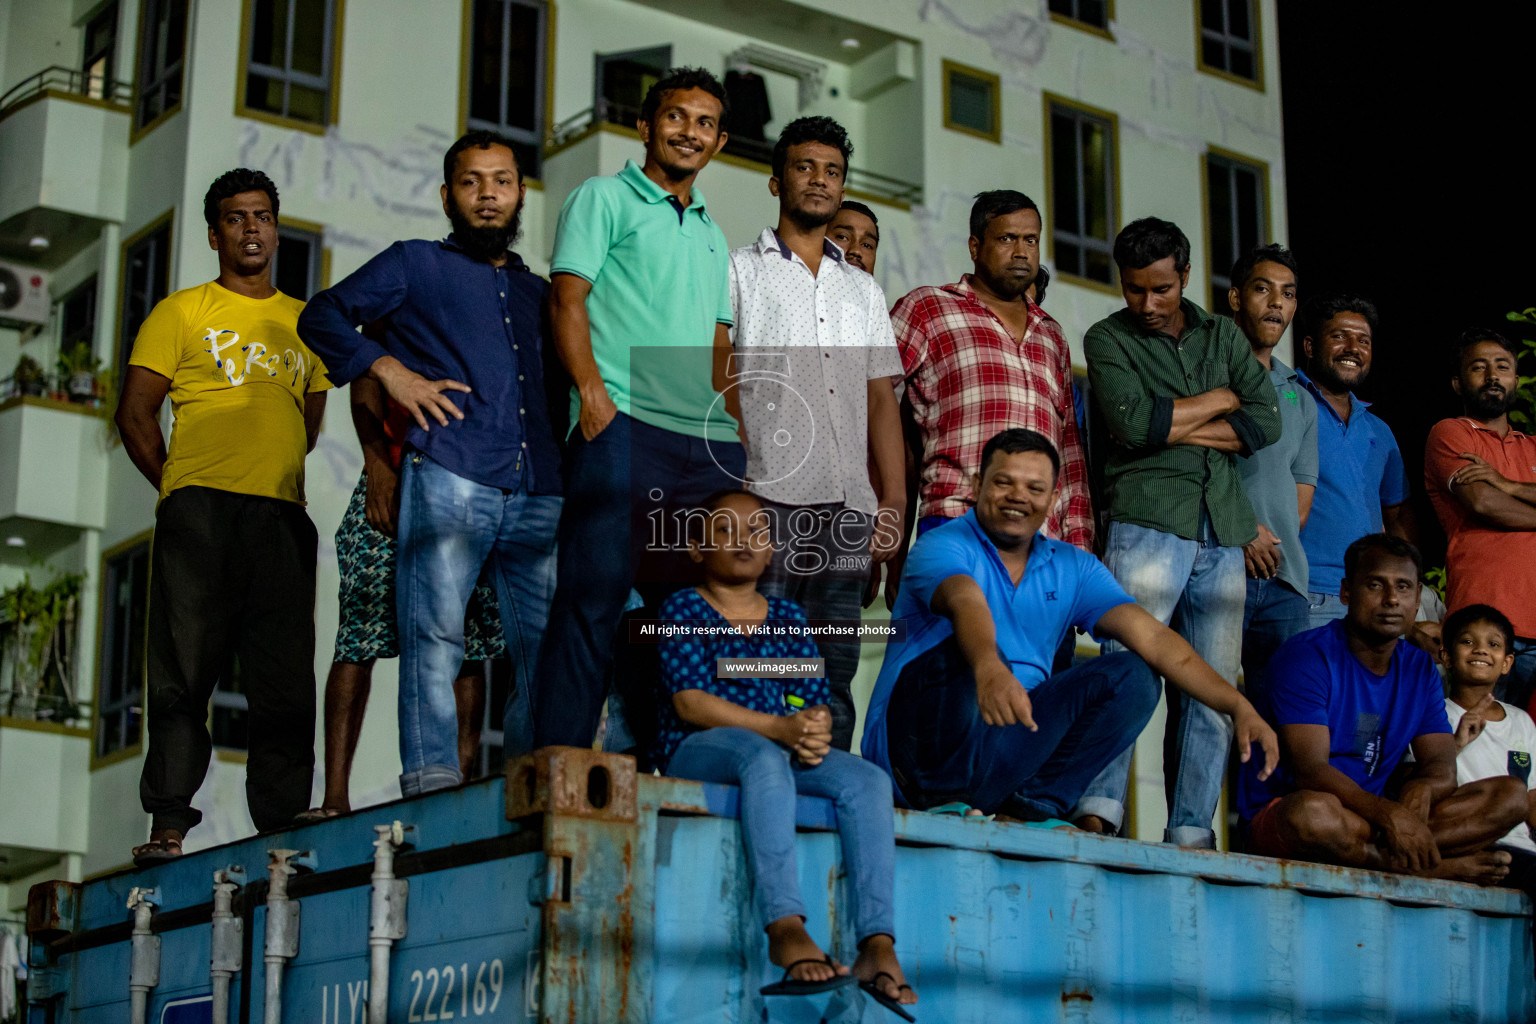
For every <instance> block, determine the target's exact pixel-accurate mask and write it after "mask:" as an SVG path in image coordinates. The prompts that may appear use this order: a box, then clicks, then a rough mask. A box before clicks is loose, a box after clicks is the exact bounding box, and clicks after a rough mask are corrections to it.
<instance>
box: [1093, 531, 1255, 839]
mask: <svg viewBox="0 0 1536 1024" xmlns="http://www.w3.org/2000/svg"><path fill="white" fill-rule="evenodd" d="M1104 565H1105V567H1106V568H1107V569H1109V571H1110V573H1112V574H1113V575H1114V577H1115V579H1116V580H1117V581H1118V582H1119V583H1120V585H1121V586H1122V587H1124V588H1125V590H1126V593H1128V594H1130V595H1131V597H1133V598H1135V599H1136V603H1137V604H1139V605H1141V606H1142V607H1143V608H1145V609H1146V610H1147V612H1148V614H1150V615H1152V616H1153V617H1154V618H1156V619H1157V620H1158V621H1159V622H1163V623H1165V624H1168V625H1171V626H1172V627H1173V628H1174V630H1175V631H1177V632H1178V634H1179V635H1180V636H1182V637H1183V638H1184V639H1185V640H1188V641H1189V645H1190V646H1191V647H1193V648H1194V649H1195V653H1196V654H1198V655H1200V657H1201V658H1203V659H1204V660H1205V662H1206V663H1207V664H1208V665H1210V666H1211V668H1213V669H1215V670H1216V674H1217V675H1219V676H1221V677H1222V678H1223V679H1225V680H1226V681H1227V682H1228V683H1230V684H1232V686H1233V687H1236V686H1237V669H1238V664H1239V661H1240V659H1241V657H1242V640H1243V605H1244V603H1245V602H1246V601H1247V598H1248V586H1247V582H1246V581H1247V577H1246V575H1245V573H1244V570H1243V549H1242V548H1240V547H1230V548H1229V547H1222V546H1221V545H1219V544H1218V543H1217V542H1216V535H1215V533H1214V532H1213V531H1212V529H1211V523H1210V519H1209V517H1208V516H1206V514H1205V513H1204V512H1202V513H1201V515H1200V526H1199V539H1198V540H1185V539H1184V538H1183V537H1179V536H1177V535H1175V534H1172V533H1163V532H1162V531H1160V530H1152V529H1148V528H1147V527H1145V526H1134V525H1132V524H1130V523H1120V522H1115V523H1111V524H1110V526H1109V540H1108V542H1107V543H1106V545H1105V549H1104ZM1124 649H1125V648H1124V647H1123V646H1122V645H1120V644H1118V643H1115V642H1114V641H1109V642H1106V643H1105V644H1104V646H1103V651H1104V653H1106V654H1110V653H1114V652H1115V651H1120V650H1124ZM1167 690H1168V700H1169V703H1170V705H1172V702H1173V701H1174V699H1175V697H1177V699H1178V701H1179V704H1178V711H1179V716H1178V723H1179V724H1178V727H1177V729H1178V731H1177V735H1176V736H1172V737H1170V739H1172V741H1173V742H1172V744H1171V745H1165V753H1164V759H1165V762H1166V763H1165V774H1168V773H1167V771H1166V769H1167V768H1169V767H1172V768H1173V769H1174V772H1173V775H1174V780H1173V783H1172V785H1171V787H1170V791H1169V798H1168V830H1167V831H1166V832H1165V833H1164V835H1163V839H1164V841H1165V842H1170V843H1177V844H1178V845H1179V846H1199V847H1206V848H1210V847H1213V846H1214V845H1215V842H1216V834H1215V832H1214V831H1212V829H1211V819H1212V818H1213V817H1214V816H1215V814H1216V804H1217V802H1218V801H1219V800H1220V799H1221V784H1222V780H1223V778H1224V776H1225V774H1226V768H1227V753H1228V751H1229V750H1230V749H1231V747H1232V722H1231V721H1230V720H1229V719H1228V718H1227V716H1226V715H1223V714H1221V713H1220V712H1217V711H1214V710H1212V709H1211V708H1208V707H1206V706H1205V705H1204V704H1201V703H1199V702H1198V701H1195V700H1191V699H1190V698H1188V697H1186V696H1185V695H1184V693H1183V691H1182V690H1179V689H1178V688H1177V687H1175V686H1173V685H1172V684H1169V685H1168V687H1167ZM1134 753H1135V747H1134V746H1133V747H1131V748H1130V749H1127V750H1126V751H1125V753H1123V754H1121V755H1120V756H1119V757H1118V758H1116V759H1115V760H1114V761H1113V762H1112V763H1111V764H1110V766H1109V767H1108V768H1105V769H1104V771H1102V772H1100V773H1099V777H1098V778H1096V779H1094V780H1093V783H1092V784H1091V785H1090V786H1089V787H1088V791H1087V793H1085V794H1084V796H1083V798H1082V800H1080V801H1079V802H1078V805H1077V808H1076V809H1075V810H1074V811H1073V815H1072V816H1073V817H1074V818H1076V817H1080V816H1082V815H1084V814H1094V815H1097V816H1098V817H1100V818H1103V819H1104V820H1105V821H1107V822H1109V823H1110V824H1112V825H1114V826H1115V828H1117V829H1118V828H1120V827H1121V824H1122V823H1123V821H1124V818H1125V789H1126V784H1127V782H1128V781H1129V779H1130V771H1131V761H1132V757H1133V755H1134Z"/></svg>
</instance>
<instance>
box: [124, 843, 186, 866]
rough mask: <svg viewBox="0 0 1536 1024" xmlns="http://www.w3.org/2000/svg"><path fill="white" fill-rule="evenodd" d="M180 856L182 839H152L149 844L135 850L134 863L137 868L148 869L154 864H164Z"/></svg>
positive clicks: (136, 847)
mask: <svg viewBox="0 0 1536 1024" xmlns="http://www.w3.org/2000/svg"><path fill="white" fill-rule="evenodd" d="M180 856H181V840H180V839H151V840H150V841H149V842H147V843H144V844H143V845H140V846H135V847H134V848H133V863H134V866H135V867H141V868H147V867H149V866H150V865H152V864H163V863H165V862H166V861H168V860H175V859H176V858H177V857H180Z"/></svg>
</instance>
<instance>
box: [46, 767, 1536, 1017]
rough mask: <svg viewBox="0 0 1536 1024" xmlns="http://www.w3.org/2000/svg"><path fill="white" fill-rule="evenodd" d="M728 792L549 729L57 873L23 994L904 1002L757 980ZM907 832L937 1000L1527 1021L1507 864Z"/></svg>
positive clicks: (701, 1005) (804, 857) (164, 998)
mask: <svg viewBox="0 0 1536 1024" xmlns="http://www.w3.org/2000/svg"><path fill="white" fill-rule="evenodd" d="M735 812H736V791H735V790H734V789H731V788H729V787H723V786H710V785H700V784H697V783H689V782H680V781H676V780H672V779H659V778H652V777H637V776H636V774H635V771H634V766H633V762H631V761H629V760H628V759H627V758H621V757H615V756H612V755H605V754H601V753H596V752H592V751H586V750H574V749H568V748H567V749H554V750H548V751H541V752H539V753H538V754H535V755H533V756H532V757H530V758H525V759H523V760H522V761H520V762H517V763H516V764H514V765H513V766H511V768H510V770H509V772H508V775H507V777H506V779H505V780H503V779H493V780H487V781H485V782H482V783H477V784H473V785H470V786H466V787H463V788H461V789H457V790H453V791H449V792H444V793H435V794H431V795H429V796H425V797H419V798H416V799H412V800H405V801H401V802H399V803H396V804H392V805H389V806H386V807H375V808H370V809H368V810H366V811H362V812H359V813H357V814H354V815H351V816H349V817H346V818H343V819H338V820H335V821H330V822H325V823H322V824H318V825H313V826H310V827H307V828H303V829H295V830H293V831H291V832H285V833H278V834H274V835H268V836H260V837H256V838H252V839H249V840H245V841H243V842H239V843H232V844H230V845H227V846H223V847H219V848H217V849H213V850H206V851H203V852H200V853H196V854H190V855H188V856H186V857H183V858H181V859H180V860H177V861H174V862H171V863H167V864H163V865H159V866H156V867H154V868H149V869H145V870H141V871H132V872H124V873H121V874H118V875H114V876H111V877H107V878H102V879H98V880H95V881H92V882H89V883H87V884H84V885H71V884H69V883H62V882H55V883H45V884H43V885H39V886H37V887H35V888H34V890H33V893H32V898H31V901H30V904H29V907H28V930H29V934H30V938H31V943H30V960H31V980H30V984H29V991H28V999H29V1008H28V1017H27V1020H28V1021H29V1022H30V1024H54V1022H57V1024H106V1022H111V1024H124V1022H133V1024H137V1022H138V1021H143V1022H156V1024H194V1022H196V1024H212V1022H215V1021H218V1022H223V1021H232V1022H241V1024H248V1022H266V1024H278V1022H287V1024H298V1022H305V1024H364V1022H365V1021H367V1019H368V1003H369V999H370V996H374V997H383V998H385V999H386V1002H387V1011H386V1012H385V1013H384V1015H383V1016H384V1018H385V1019H387V1020H388V1021H389V1022H390V1024H396V1022H399V1024H418V1022H441V1021H451V1020H463V1019H466V1018H467V1019H468V1020H471V1021H482V1020H483V1021H503V1022H512V1021H515V1022H523V1021H540V1022H550V1024H553V1022H557V1021H558V1022H582V1024H588V1022H590V1024H599V1022H610V1021H613V1022H650V1021H678V1022H701V1024H702V1022H712V1024H729V1022H748V1021H752V1022H756V1021H784V1022H791V1021H793V1022H801V1021H803V1022H806V1024H810V1022H814V1021H829V1022H830V1021H838V1022H844V1024H848V1022H854V1021H863V1022H872V1024H873V1022H878V1024H891V1022H894V1021H896V1019H897V1018H895V1017H894V1016H891V1015H889V1013H888V1011H886V1010H885V1009H883V1008H882V1007H880V1006H878V1005H876V1004H874V1003H873V1002H872V1001H871V1000H869V999H868V998H867V997H866V996H864V995H863V994H862V993H861V992H860V991H859V990H858V989H856V988H854V989H843V990H841V991H840V992H838V993H834V994H831V995H824V996H820V997H815V998H804V999H782V998H780V999H768V1000H765V999H764V998H763V997H761V996H760V995H758V991H757V990H758V987H759V986H761V985H763V984H765V983H767V982H768V981H770V980H774V979H775V978H776V977H777V976H778V973H779V972H778V971H777V970H776V969H774V968H772V967H770V966H769V964H768V960H767V950H766V943H765V940H764V937H763V933H762V930H761V928H760V927H759V925H758V923H757V920H756V915H755V913H754V910H753V907H752V902H751V897H750V888H749V884H748V881H747V875H746V868H745V863H744V860H743V856H742V850H741V843H740V835H739V830H738V827H737V824H736V822H735V821H734V820H733V819H734V817H735ZM799 817H800V824H801V827H802V831H801V832H800V835H799V841H798V851H799V857H800V882H801V886H802V889H803V893H804V897H805V902H806V905H807V907H808V911H809V914H810V926H811V931H812V934H813V935H814V936H815V937H816V939H817V940H818V941H819V942H822V943H824V944H827V947H828V948H829V949H831V950H832V951H833V952H834V953H835V954H836V955H837V956H839V957H840V958H843V959H845V960H851V959H852V957H853V955H854V950H853V948H852V946H853V937H852V936H851V935H849V934H848V933H847V930H846V929H845V928H844V927H843V926H842V922H844V921H846V920H847V914H846V908H847V906H848V900H847V893H846V891H845V883H844V879H843V877H842V874H841V871H840V867H839V857H838V841H837V837H836V835H835V833H833V832H831V831H829V829H830V828H831V826H832V824H833V810H832V807H831V805H830V804H829V803H827V802H826V801H822V800H811V799H806V800H803V801H802V802H801V805H800V808H799ZM396 822H399V823H401V827H400V828H395V827H394V825H395V823H396ZM897 836H898V841H899V843H900V847H899V849H898V854H897V860H896V872H897V877H896V891H897V914H898V917H897V928H898V935H897V949H898V952H899V953H900V955H901V957H902V962H903V964H904V966H905V968H906V971H907V974H908V977H909V979H910V980H911V981H912V983H913V985H914V986H916V988H917V990H918V991H919V993H920V994H921V1002H920V1003H919V1004H918V1005H917V1006H916V1007H914V1008H913V1009H914V1011H915V1013H916V1015H917V1016H918V1018H919V1019H920V1020H922V1021H925V1022H930V1024H932V1022H945V1024H949V1022H955V1024H960V1022H978V1024H999V1022H1005V1021H1007V1022H1011V1021H1105V1022H1126V1024H1129V1022H1137V1024H1140V1022H1152V1021H1158V1022H1163V1021H1240V1022H1250V1021H1251V1022H1259V1021H1262V1022H1280V1021H1319V1022H1322V1021H1330V1022H1332V1021H1337V1022H1345V1021H1348V1022H1352V1024H1354V1022H1382V1024H1387V1022H1392V1024H1410V1022H1422V1024H1443V1022H1447V1021H1458V1022H1459V1021H1477V1022H1485V1021H1486V1022H1494V1021H1498V1022H1529V1021H1532V1020H1536V985H1533V980H1532V979H1533V973H1536V958H1533V950H1532V940H1531V928H1530V920H1531V905H1530V902H1529V901H1528V900H1527V899H1526V898H1525V897H1524V896H1523V895H1521V894H1519V893H1516V892H1513V891H1510V890H1504V889H1480V888H1476V887H1473V886H1466V885H1459V884H1455V883H1445V882H1428V881H1424V880H1420V879H1414V878H1407V877H1403V876H1397V875H1383V874H1376V873H1372V872H1361V871H1351V870H1346V869H1339V868H1329V867H1322V866H1318V865H1310V864H1301V863H1295V862H1287V861H1275V860H1268V859H1265V858H1259V857H1243V856H1235V855H1226V854H1218V853H1202V852H1195V851H1187V850H1178V849H1174V848H1170V847H1167V846H1163V845H1159V844H1150V843H1138V842H1132V841H1126V840H1118V839H1106V838H1103V837H1100V836H1094V835H1089V834H1086V833H1077V832H1048V831H1042V830H1038V829H1029V828H1024V827H1021V826H1012V825H998V824H991V823H984V822H980V821H965V820H960V819H954V818H939V817H935V816H933V815H927V814H920V813H906V812H898V814H897ZM274 850H277V851H281V852H280V853H278V854H277V855H275V856H274V854H273V853H272V851H274ZM274 863H276V867H275V868H274V867H273V866H272V865H273V864H274ZM284 890H286V891H284ZM269 922H270V923H269ZM135 932H137V934H135ZM381 971H382V972H383V973H380V972H381ZM219 978H222V979H227V981H216V979H219ZM386 978H387V984H385V983H383V982H384V979H386ZM274 986H275V987H274Z"/></svg>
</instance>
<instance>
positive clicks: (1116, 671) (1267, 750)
mask: <svg viewBox="0 0 1536 1024" xmlns="http://www.w3.org/2000/svg"><path fill="white" fill-rule="evenodd" d="M1060 468H1061V462H1060V456H1059V455H1058V454H1057V452H1056V448H1055V446H1054V445H1052V444H1051V442H1050V440H1049V439H1047V438H1046V437H1044V436H1042V435H1041V434H1037V433H1035V432H1034V431H1032V430H1022V429H1017V428H1016V429H1012V430H1005V431H1003V432H1002V433H1000V434H998V435H997V436H995V437H993V438H992V440H990V441H988V442H987V444H986V447H985V448H984V449H983V450H982V453H981V471H980V473H978V474H977V475H976V476H974V477H973V478H972V492H973V493H974V494H975V495H976V505H975V507H974V508H973V509H972V510H971V511H970V512H967V513H966V514H965V515H963V516H961V517H960V518H958V519H955V520H952V521H951V522H949V523H948V524H946V525H944V526H940V527H937V528H935V529H933V530H929V531H928V532H927V533H925V534H924V535H923V536H922V537H921V538H919V540H918V542H917V543H916V544H915V545H914V546H913V548H912V553H911V555H910V556H909V558H908V560H907V564H906V568H905V570H904V572H903V576H902V584H901V590H900V593H899V595H898V596H897V599H896V608H895V610H894V611H893V612H892V617H893V618H895V619H899V620H903V621H904V622H905V624H906V631H907V636H906V641H905V642H904V643H901V644H892V645H891V647H890V648H888V649H887V651H886V656H885V664H884V665H883V666H882V667H881V670H880V678H879V680H878V681H877V682H876V683H875V692H874V694H873V696H872V697H871V698H870V702H869V709H868V712H867V714H866V718H865V728H864V738H863V743H862V750H863V753H864V756H865V757H867V758H869V759H870V760H871V761H874V762H875V763H876V764H878V765H880V767H882V768H884V769H885V770H886V771H888V772H890V773H891V777H892V779H893V780H894V781H895V783H896V797H897V799H898V800H899V801H901V802H902V803H904V804H905V805H907V806H910V807H916V808H920V809H926V808H930V807H937V806H940V805H944V804H948V803H952V802H960V803H964V804H968V805H970V806H971V807H975V808H977V809H979V810H981V811H983V812H987V813H992V812H1001V813H1003V814H1005V815H1007V816H1009V817H1013V818H1018V819H1022V820H1026V821H1043V820H1048V819H1056V818H1060V817H1062V816H1064V815H1066V814H1067V813H1068V812H1069V811H1070V810H1071V808H1072V807H1073V806H1074V805H1076V803H1077V801H1078V798H1079V797H1081V796H1082V794H1083V790H1084V789H1086V788H1087V786H1088V783H1089V782H1091V781H1092V780H1093V779H1094V777H1095V776H1097V775H1098V774H1099V772H1100V771H1102V770H1103V769H1104V767H1105V766H1106V765H1108V764H1109V763H1110V761H1112V760H1113V759H1114V758H1115V757H1116V755H1118V754H1119V753H1120V752H1121V751H1122V750H1125V749H1126V748H1127V747H1129V746H1130V745H1131V743H1132V741H1134V740H1135V738H1136V736H1137V735H1138V734H1139V733H1140V732H1141V730H1142V728H1143V727H1144V726H1145V725H1146V723H1147V720H1148V719H1149V718H1150V717H1151V715H1152V710H1153V708H1154V707H1156V706H1157V699H1158V685H1157V678H1156V676H1157V675H1163V676H1165V677H1167V679H1168V681H1169V682H1170V683H1173V684H1174V685H1175V686H1177V687H1179V688H1180V689H1181V690H1183V691H1184V692H1185V693H1188V694H1189V695H1190V696H1191V697H1193V698H1194V699H1195V700H1198V701H1200V702H1201V703H1203V704H1206V705H1208V706H1209V707H1211V708H1214V709H1215V710H1217V711H1219V712H1221V713H1222V714H1227V715H1231V716H1232V718H1233V720H1234V722H1233V724H1234V726H1235V727H1236V735H1237V741H1238V749H1239V750H1240V751H1242V757H1243V760H1244V761H1247V760H1248V759H1249V749H1250V747H1251V745H1252V744H1253V743H1258V744H1260V745H1261V746H1262V747H1263V757H1261V758H1257V759H1255V760H1254V761H1253V762H1252V763H1253V764H1254V765H1255V766H1260V762H1262V766H1261V767H1260V777H1265V778H1267V777H1268V775H1269V773H1270V771H1272V770H1273V769H1274V766H1275V763H1276V758H1277V756H1278V747H1277V744H1276V738H1275V734H1274V732H1273V731H1272V730H1271V729H1270V728H1269V727H1268V726H1267V725H1266V724H1265V723H1264V721H1263V719H1262V718H1260V716H1259V714H1258V713H1257V712H1256V711H1255V710H1254V709H1253V706H1252V705H1251V704H1249V703H1248V701H1247V700H1246V699H1244V698H1243V696H1242V695H1241V694H1239V693H1238V692H1237V691H1236V690H1235V689H1233V688H1232V687H1231V686H1229V685H1228V684H1227V683H1226V681H1225V680H1223V679H1222V678H1221V677H1220V676H1219V675H1217V674H1216V672H1215V671H1214V670H1213V669H1212V668H1211V667H1210V666H1209V665H1207V664H1206V663H1205V662H1203V661H1201V660H1200V658H1199V656H1198V655H1197V654H1195V652H1194V649H1193V648H1191V647H1190V646H1189V644H1188V643H1187V642H1186V641H1185V640H1184V639H1183V638H1182V637H1180V636H1179V635H1178V634H1177V633H1175V632H1173V631H1172V630H1171V629H1169V628H1168V627H1167V626H1164V625H1163V624H1162V623H1160V622H1158V621H1157V620H1156V619H1154V618H1153V617H1152V616H1151V615H1149V614H1147V613H1146V612H1145V611H1143V610H1142V609H1141V607H1140V606H1138V605H1137V604H1136V603H1135V602H1134V601H1132V600H1131V598H1130V597H1129V596H1127V594H1126V593H1125V591H1124V590H1123V589H1122V588H1121V587H1120V585H1119V584H1118V583H1116V582H1115V579H1114V577H1113V576H1111V575H1110V574H1109V571H1108V570H1107V569H1105V568H1104V566H1103V565H1101V564H1100V563H1099V562H1098V561H1097V560H1096V559H1095V558H1094V557H1093V556H1092V555H1090V554H1088V553H1086V552H1083V551H1080V550H1078V549H1077V548H1074V547H1073V546H1071V545H1070V544H1063V543H1061V542H1059V541H1054V540H1050V539H1048V538H1046V537H1043V536H1041V535H1040V534H1039V529H1040V525H1041V524H1042V523H1043V522H1044V521H1045V517H1046V514H1047V513H1048V512H1049V511H1050V510H1051V509H1052V508H1053V507H1055V504H1056V500H1057V498H1058V497H1059V492H1058V489H1057V475H1058V473H1059V472H1060ZM1072 626H1076V627H1079V628H1082V629H1085V630H1088V631H1089V632H1091V633H1093V634H1094V635H1095V636H1098V637H1100V638H1110V639H1114V640H1118V641H1120V642H1121V643H1122V644H1124V645H1125V647H1126V648H1127V650H1126V651H1123V652H1120V653H1117V654H1107V655H1102V656H1100V657H1097V658H1093V659H1091V660H1090V661H1088V662H1087V663H1085V664H1083V665H1079V666H1077V667H1076V668H1071V669H1068V670H1067V671H1065V672H1060V673H1058V674H1056V675H1051V662H1052V659H1053V657H1054V655H1055V653H1056V648H1057V647H1058V646H1059V645H1060V643H1061V639H1062V637H1063V636H1064V635H1065V634H1066V631H1067V629H1068V628H1069V627H1072ZM1149 666H1150V667H1149ZM1154 673H1156V674H1154Z"/></svg>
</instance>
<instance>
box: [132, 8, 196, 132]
mask: <svg viewBox="0 0 1536 1024" xmlns="http://www.w3.org/2000/svg"><path fill="white" fill-rule="evenodd" d="M140 18H141V21H140V23H139V70H138V87H137V88H136V89H135V95H136V101H135V104H134V114H133V126H134V128H135V129H144V128H147V127H149V126H150V125H151V124H153V123H154V122H155V121H158V120H159V119H160V118H161V117H164V116H165V115H167V114H169V113H170V112H171V111H173V110H175V109H176V108H177V107H179V106H181V87H182V82H181V77H182V67H183V63H184V58H185V56H186V48H187V0H144V6H143V8H142V13H141V15H140Z"/></svg>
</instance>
